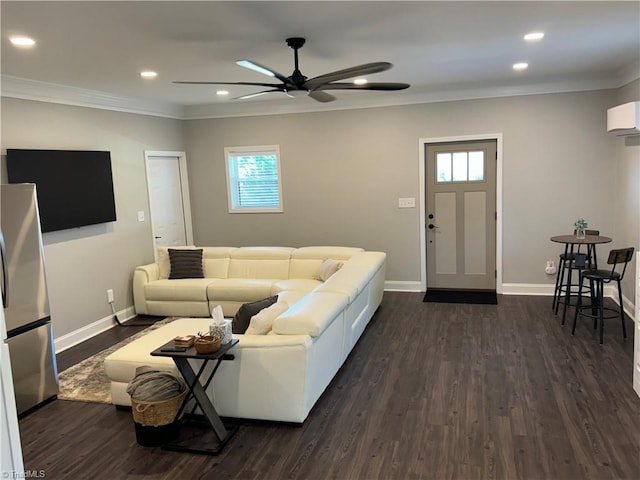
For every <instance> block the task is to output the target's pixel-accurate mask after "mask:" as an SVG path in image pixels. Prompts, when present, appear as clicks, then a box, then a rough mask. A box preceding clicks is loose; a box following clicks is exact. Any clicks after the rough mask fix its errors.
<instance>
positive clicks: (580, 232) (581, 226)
mask: <svg viewBox="0 0 640 480" xmlns="http://www.w3.org/2000/svg"><path fill="white" fill-rule="evenodd" d="M573 226H574V227H575V229H576V237H578V238H580V239H583V238H584V237H585V232H586V230H587V227H588V226H589V224H588V223H587V221H586V220H585V219H584V218H579V219H578V220H576V222H575V223H574V224H573Z"/></svg>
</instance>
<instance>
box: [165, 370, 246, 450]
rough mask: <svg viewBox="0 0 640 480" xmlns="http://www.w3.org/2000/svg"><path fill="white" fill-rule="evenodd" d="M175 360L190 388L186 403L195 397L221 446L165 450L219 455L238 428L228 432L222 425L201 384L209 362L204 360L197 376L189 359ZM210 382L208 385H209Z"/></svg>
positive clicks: (173, 446) (180, 447)
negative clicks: (205, 367) (201, 377)
mask: <svg viewBox="0 0 640 480" xmlns="http://www.w3.org/2000/svg"><path fill="white" fill-rule="evenodd" d="M173 360H174V362H175V364H176V367H178V370H179V371H180V374H181V375H182V377H183V378H184V380H185V381H186V382H187V385H188V387H189V392H188V393H187V397H186V398H185V403H186V401H187V400H188V399H189V398H190V396H191V395H193V397H194V398H195V401H196V403H197V404H198V406H199V407H200V410H202V413H203V415H204V418H205V420H206V423H207V424H208V425H209V426H210V427H211V429H212V430H213V432H214V433H215V435H216V438H217V439H218V442H219V444H218V446H217V448H215V449H197V448H192V447H187V446H180V445H166V446H165V447H164V448H166V449H167V450H177V451H183V452H190V453H204V454H209V455H217V454H219V453H220V452H221V451H222V448H223V447H224V446H225V444H226V443H227V442H228V441H229V440H230V439H231V437H232V436H233V435H234V434H235V433H236V431H237V430H238V428H237V427H234V428H231V429H229V430H227V428H226V427H225V425H224V423H222V420H221V419H220V416H219V415H218V412H216V409H215V407H214V406H213V404H212V403H211V400H209V397H208V396H207V393H206V391H205V388H204V386H203V385H202V384H201V383H200V376H201V375H202V372H204V370H205V369H204V366H205V364H206V363H207V360H203V362H204V363H203V366H202V367H201V368H200V369H199V371H198V373H197V374H196V373H195V372H194V371H193V368H191V365H190V363H189V360H188V359H187V358H182V357H173ZM221 361H222V359H221V358H220V359H218V360H217V362H218V364H217V365H216V368H215V369H214V373H215V370H217V367H218V365H219V364H220V362H221ZM212 376H213V375H212ZM210 380H211V378H209V381H210ZM209 381H208V382H207V383H209ZM183 406H184V403H183Z"/></svg>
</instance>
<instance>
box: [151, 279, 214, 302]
mask: <svg viewBox="0 0 640 480" xmlns="http://www.w3.org/2000/svg"><path fill="white" fill-rule="evenodd" d="M212 281H213V280H212V279H211V278H183V279H178V280H156V281H155V282H151V283H147V284H146V285H145V286H144V294H145V297H146V299H147V300H148V301H150V300H166V301H200V302H206V301H207V285H209V283H211V282H212Z"/></svg>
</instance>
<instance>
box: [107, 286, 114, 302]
mask: <svg viewBox="0 0 640 480" xmlns="http://www.w3.org/2000/svg"><path fill="white" fill-rule="evenodd" d="M107 303H113V289H111V288H110V289H109V290H107Z"/></svg>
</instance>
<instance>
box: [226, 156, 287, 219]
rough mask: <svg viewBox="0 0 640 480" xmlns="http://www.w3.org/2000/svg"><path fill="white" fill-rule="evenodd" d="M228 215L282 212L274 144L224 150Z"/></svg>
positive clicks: (278, 171) (278, 169)
mask: <svg viewBox="0 0 640 480" xmlns="http://www.w3.org/2000/svg"><path fill="white" fill-rule="evenodd" d="M224 151H225V157H226V168H227V191H228V196H229V212H230V213H260V212H267V213H269V212H282V211H283V209H282V185H281V175H280V152H279V148H278V146H277V145H270V146H264V147H228V148H225V149H224Z"/></svg>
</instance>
